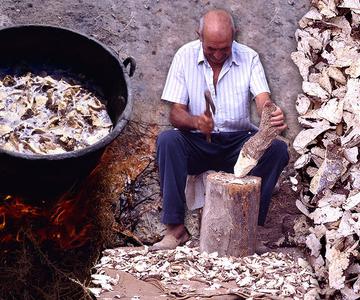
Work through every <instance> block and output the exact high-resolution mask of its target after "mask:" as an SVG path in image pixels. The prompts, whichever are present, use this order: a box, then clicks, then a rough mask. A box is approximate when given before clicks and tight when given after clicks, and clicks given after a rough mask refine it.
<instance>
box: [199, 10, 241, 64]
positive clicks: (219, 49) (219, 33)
mask: <svg viewBox="0 0 360 300" xmlns="http://www.w3.org/2000/svg"><path fill="white" fill-rule="evenodd" d="M198 33H199V37H200V40H201V42H202V47H203V52H204V56H205V58H206V59H207V61H208V62H209V63H210V65H211V67H213V68H221V67H222V65H223V64H224V62H225V61H226V59H228V58H229V57H230V55H231V46H232V43H233V40H234V37H235V26H234V21H233V18H232V16H231V15H230V14H229V13H228V12H227V11H225V10H220V9H216V10H211V11H209V12H208V13H206V14H205V15H204V16H203V17H202V18H201V20H200V27H199V32H198Z"/></svg>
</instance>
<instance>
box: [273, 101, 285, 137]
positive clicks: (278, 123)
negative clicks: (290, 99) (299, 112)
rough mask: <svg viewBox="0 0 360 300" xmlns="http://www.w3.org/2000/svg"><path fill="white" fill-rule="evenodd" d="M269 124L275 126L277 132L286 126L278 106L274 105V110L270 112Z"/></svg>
mask: <svg viewBox="0 0 360 300" xmlns="http://www.w3.org/2000/svg"><path fill="white" fill-rule="evenodd" d="M270 124H271V126H273V127H276V128H277V130H278V133H280V132H282V131H283V130H285V129H286V128H287V125H286V124H285V116H284V113H283V112H282V110H281V108H280V107H279V106H276V110H275V111H274V112H272V113H271V118H270Z"/></svg>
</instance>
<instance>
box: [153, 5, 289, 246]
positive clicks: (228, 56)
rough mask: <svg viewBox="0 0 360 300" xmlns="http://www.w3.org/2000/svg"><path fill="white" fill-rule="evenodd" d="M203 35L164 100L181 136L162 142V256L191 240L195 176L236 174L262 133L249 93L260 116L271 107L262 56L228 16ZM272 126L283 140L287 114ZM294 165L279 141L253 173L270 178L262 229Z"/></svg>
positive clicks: (174, 70)
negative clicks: (187, 215) (188, 192)
mask: <svg viewBox="0 0 360 300" xmlns="http://www.w3.org/2000/svg"><path fill="white" fill-rule="evenodd" d="M198 34H199V38H200V40H197V41H193V42H190V43H188V44H186V45H184V46H183V47H181V48H180V49H179V50H178V52H177V53H176V54H175V57H174V60H173V62H172V64H171V67H170V70H169V74H168V77H167V81H166V84H165V88H164V91H163V95H162V99H163V100H166V101H169V102H171V110H170V122H171V124H172V125H173V126H174V127H175V130H174V129H172V130H167V131H164V132H162V133H161V134H160V135H159V137H158V141H157V159H158V165H159V172H160V187H161V192H162V196H163V216H162V222H163V223H164V224H166V227H167V231H166V234H165V236H164V238H163V239H162V241H160V242H159V243H156V244H154V246H153V247H152V249H154V250H157V249H172V248H175V247H176V246H178V245H182V244H184V243H185V242H186V241H187V240H188V239H189V238H190V236H189V233H188V232H187V230H186V228H185V226H184V205H185V185H186V178H187V175H188V174H191V175H195V174H200V173H202V172H204V171H207V170H215V171H225V172H229V173H232V172H233V168H234V165H235V163H236V160H237V157H238V155H239V152H240V149H241V147H242V146H243V144H244V143H245V141H247V140H248V139H249V138H250V136H252V135H253V134H255V132H256V127H255V126H254V125H252V124H251V123H250V116H249V105H250V95H249V93H251V94H252V95H253V96H254V98H255V102H256V107H257V111H258V113H259V114H260V115H261V112H262V108H263V106H264V104H265V103H266V102H268V101H271V99H270V91H269V87H268V85H267V82H266V78H265V74H264V70H263V67H262V65H261V63H260V60H259V56H258V55H257V53H256V52H255V51H253V50H252V49H250V48H249V47H246V46H244V45H241V44H239V43H237V42H235V41H234V37H235V26H234V22H233V19H232V17H231V15H230V14H229V13H228V12H226V11H224V10H212V11H209V12H208V13H206V14H205V15H204V17H203V18H201V20H200V26H199V31H198ZM207 90H208V91H209V92H210V94H211V98H212V100H213V102H214V105H215V108H216V113H215V114H214V115H212V114H209V113H204V111H205V109H206V101H205V98H204V92H205V91H207ZM271 126H276V127H277V129H278V131H279V132H281V131H283V130H284V129H285V128H286V124H285V123H284V115H283V112H282V111H281V109H280V108H277V109H276V111H275V112H273V114H272V117H271ZM209 135H210V141H209V139H207V136H209ZM288 160H289V156H288V152H287V146H286V144H285V143H284V142H281V141H279V140H275V141H274V142H273V143H272V144H271V146H270V147H269V148H268V149H267V151H266V153H265V154H264V155H263V157H262V158H261V159H260V161H259V163H258V164H257V166H255V167H254V169H253V170H252V171H251V173H250V174H251V175H254V176H259V177H261V178H262V186H261V199H260V213H259V220H258V223H259V225H264V223H265V218H266V214H267V211H268V208H269V204H270V200H271V194H272V191H273V188H274V186H275V184H276V182H277V179H278V177H279V175H280V173H281V171H282V170H283V168H284V167H285V166H286V164H287V163H288Z"/></svg>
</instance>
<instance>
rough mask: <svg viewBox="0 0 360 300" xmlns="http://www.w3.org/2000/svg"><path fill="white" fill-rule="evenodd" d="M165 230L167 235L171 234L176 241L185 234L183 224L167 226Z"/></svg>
mask: <svg viewBox="0 0 360 300" xmlns="http://www.w3.org/2000/svg"><path fill="white" fill-rule="evenodd" d="M166 229H167V230H166V234H167V235H168V234H171V235H172V236H174V237H175V238H177V239H179V238H181V237H182V236H183V235H184V234H185V232H186V229H185V226H184V224H167V225H166Z"/></svg>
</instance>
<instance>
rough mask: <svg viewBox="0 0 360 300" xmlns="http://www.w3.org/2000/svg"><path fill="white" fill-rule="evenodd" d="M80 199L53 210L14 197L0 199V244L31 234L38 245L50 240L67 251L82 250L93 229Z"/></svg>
mask: <svg viewBox="0 0 360 300" xmlns="http://www.w3.org/2000/svg"><path fill="white" fill-rule="evenodd" d="M81 198H82V197H81V196H77V197H73V198H70V199H60V200H59V201H58V202H57V204H56V205H55V206H54V207H52V208H50V209H42V208H40V207H34V206H31V205H29V204H26V203H25V201H24V199H21V198H19V197H14V196H11V195H7V196H5V197H3V198H2V199H1V198H0V243H2V244H3V243H10V242H20V241H22V240H23V237H24V234H23V233H24V232H29V233H30V234H31V236H32V237H33V238H34V239H35V240H36V241H37V242H38V243H42V242H44V241H48V240H51V241H53V242H54V243H55V244H56V245H58V246H59V247H60V248H62V249H64V250H67V249H72V248H77V247H80V246H82V245H83V244H85V243H86V242H87V241H88V240H89V239H90V237H91V230H92V228H93V226H92V224H91V223H90V221H89V216H88V215H87V212H86V210H85V209H84V205H85V204H84V201H83V200H84V199H81Z"/></svg>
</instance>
